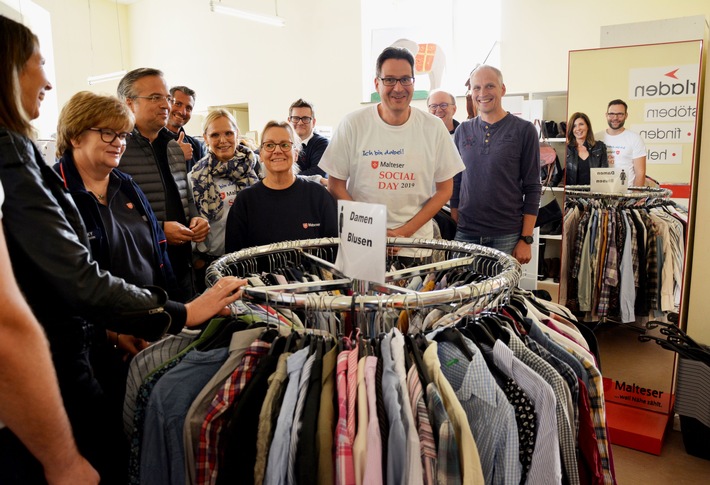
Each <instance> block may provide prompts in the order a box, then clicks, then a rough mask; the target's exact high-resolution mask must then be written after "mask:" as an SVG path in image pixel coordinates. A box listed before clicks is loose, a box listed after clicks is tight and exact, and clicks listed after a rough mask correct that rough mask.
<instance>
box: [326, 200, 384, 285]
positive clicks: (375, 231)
mask: <svg viewBox="0 0 710 485" xmlns="http://www.w3.org/2000/svg"><path fill="white" fill-rule="evenodd" d="M338 234H339V236H340V247H339V249H338V257H337V258H336V260H335V266H336V267H337V268H338V269H339V270H340V271H342V272H343V274H344V275H345V276H347V277H349V278H354V279H358V280H365V281H372V282H375V283H381V284H384V282H385V255H386V252H387V206H385V205H382V204H368V203H366V202H354V201H351V200H339V201H338Z"/></svg>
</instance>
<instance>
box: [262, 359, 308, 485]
mask: <svg viewBox="0 0 710 485" xmlns="http://www.w3.org/2000/svg"><path fill="white" fill-rule="evenodd" d="M306 360H308V347H305V348H303V349H301V350H299V351H298V352H296V353H294V354H293V355H291V356H290V357H289V358H288V360H287V361H286V367H287V368H288V385H287V386H286V392H285V394H284V398H283V403H282V405H281V411H280V412H279V418H278V420H277V422H276V429H275V430H274V438H273V440H272V442H271V448H270V449H269V461H268V465H267V467H266V475H265V476H264V484H266V485H269V484H274V485H275V484H282V483H287V481H286V480H287V475H288V455H289V449H290V443H291V428H292V426H293V417H294V411H295V408H296V402H297V400H298V386H299V383H300V381H301V372H302V371H303V366H304V365H305V363H306Z"/></svg>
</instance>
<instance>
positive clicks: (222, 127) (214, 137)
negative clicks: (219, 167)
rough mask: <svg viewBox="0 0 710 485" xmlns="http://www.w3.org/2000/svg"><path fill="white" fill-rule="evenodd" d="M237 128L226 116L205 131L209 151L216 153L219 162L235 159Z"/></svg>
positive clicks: (216, 120)
mask: <svg viewBox="0 0 710 485" xmlns="http://www.w3.org/2000/svg"><path fill="white" fill-rule="evenodd" d="M238 136H239V132H238V131H237V127H236V126H234V125H232V123H231V121H229V119H228V118H227V117H225V116H222V117H220V118H217V119H215V120H214V121H212V122H211V123H210V124H209V125H208V126H207V129H206V130H205V133H204V138H205V142H206V143H207V147H208V148H209V151H210V152H212V153H214V155H215V157H216V158H217V160H219V161H220V162H226V161H228V160H231V159H232V157H234V152H235V151H236V150H237V137H238Z"/></svg>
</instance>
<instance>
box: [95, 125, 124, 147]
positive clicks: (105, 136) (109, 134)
mask: <svg viewBox="0 0 710 485" xmlns="http://www.w3.org/2000/svg"><path fill="white" fill-rule="evenodd" d="M89 131H97V132H98V133H100V134H101V141H103V142H104V143H108V144H109V145H110V144H111V143H113V141H114V140H115V139H116V138H118V139H119V141H120V142H121V143H126V141H127V140H128V137H129V136H131V134H130V133H128V132H126V131H113V130H110V129H108V128H89Z"/></svg>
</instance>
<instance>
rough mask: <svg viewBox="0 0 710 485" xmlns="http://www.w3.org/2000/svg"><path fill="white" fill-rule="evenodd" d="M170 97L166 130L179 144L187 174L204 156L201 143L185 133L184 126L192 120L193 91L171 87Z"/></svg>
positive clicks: (193, 106) (180, 87) (181, 87)
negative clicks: (171, 99)
mask: <svg viewBox="0 0 710 485" xmlns="http://www.w3.org/2000/svg"><path fill="white" fill-rule="evenodd" d="M170 96H172V97H173V104H172V105H171V107H170V117H169V118H168V126H167V128H168V130H170V133H172V134H173V137H174V138H175V140H177V142H178V143H179V144H180V148H182V152H183V154H184V155H185V163H186V164H187V171H188V172H189V171H190V170H192V167H193V166H194V165H195V164H196V163H197V162H199V161H200V160H202V157H204V156H205V147H204V146H203V145H202V143H200V141H199V140H198V139H197V138H193V137H191V136H190V135H188V134H187V133H185V125H186V124H187V123H188V122H189V121H190V119H191V118H192V110H193V109H194V108H195V90H194V89H190V88H188V87H187V86H173V87H172V88H170Z"/></svg>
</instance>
